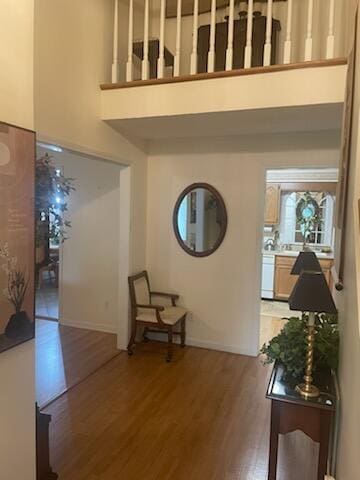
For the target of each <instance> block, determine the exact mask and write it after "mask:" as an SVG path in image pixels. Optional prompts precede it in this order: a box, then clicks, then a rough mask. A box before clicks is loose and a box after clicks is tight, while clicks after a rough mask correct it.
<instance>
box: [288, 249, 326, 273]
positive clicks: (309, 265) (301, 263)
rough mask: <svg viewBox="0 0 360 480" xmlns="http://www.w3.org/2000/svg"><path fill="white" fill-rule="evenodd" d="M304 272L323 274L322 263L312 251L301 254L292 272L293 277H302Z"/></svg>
mask: <svg viewBox="0 0 360 480" xmlns="http://www.w3.org/2000/svg"><path fill="white" fill-rule="evenodd" d="M303 270H307V271H310V272H322V269H321V265H320V262H319V260H318V258H317V256H316V255H315V253H314V252H312V251H310V250H309V251H305V252H300V253H299V255H298V256H297V259H296V262H295V263H294V266H293V268H292V270H291V272H290V273H291V275H300V273H301V272H302V271H303Z"/></svg>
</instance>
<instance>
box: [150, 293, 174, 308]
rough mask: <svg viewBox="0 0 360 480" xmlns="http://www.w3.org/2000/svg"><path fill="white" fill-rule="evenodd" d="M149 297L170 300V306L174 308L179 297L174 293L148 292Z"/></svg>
mask: <svg viewBox="0 0 360 480" xmlns="http://www.w3.org/2000/svg"><path fill="white" fill-rule="evenodd" d="M150 296H152V297H164V298H170V299H171V304H172V306H173V307H175V305H176V300H178V299H179V295H177V294H176V293H165V292H150Z"/></svg>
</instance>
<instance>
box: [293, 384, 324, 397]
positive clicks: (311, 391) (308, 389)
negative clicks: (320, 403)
mask: <svg viewBox="0 0 360 480" xmlns="http://www.w3.org/2000/svg"><path fill="white" fill-rule="evenodd" d="M295 390H296V391H297V392H298V393H299V394H300V395H301V396H302V397H304V398H305V399H306V400H307V399H308V398H317V397H318V396H319V395H320V390H319V389H318V388H317V387H315V385H312V384H310V385H309V384H306V383H300V385H297V387H296V389H295Z"/></svg>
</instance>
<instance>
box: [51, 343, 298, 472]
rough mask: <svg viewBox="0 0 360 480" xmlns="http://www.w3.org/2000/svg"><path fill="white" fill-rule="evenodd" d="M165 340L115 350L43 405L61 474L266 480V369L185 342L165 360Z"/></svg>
mask: <svg viewBox="0 0 360 480" xmlns="http://www.w3.org/2000/svg"><path fill="white" fill-rule="evenodd" d="M163 348H164V347H163V346H159V345H155V346H154V343H151V344H146V345H145V344H144V345H141V347H140V348H138V349H137V352H136V353H135V355H134V356H133V357H130V358H129V357H128V356H127V355H126V354H123V355H120V356H118V357H116V358H115V359H114V360H112V361H111V362H109V363H108V364H107V365H106V366H104V367H103V368H101V369H100V370H98V371H97V372H96V373H95V374H94V375H92V376H91V377H89V378H88V379H87V380H86V381H85V382H83V383H81V384H80V385H78V386H77V387H76V388H74V389H73V390H71V391H70V392H69V393H67V394H66V395H64V396H62V397H61V398H60V399H58V400H57V401H56V402H55V403H53V404H52V405H51V406H50V407H49V408H47V409H46V410H45V411H46V413H50V414H51V415H52V416H53V421H52V426H51V432H52V434H51V451H52V465H53V468H54V469H55V471H57V472H58V473H59V474H60V479H61V480H85V479H86V480H115V479H121V480H155V479H156V480H170V479H171V480H215V479H216V480H233V479H234V480H235V479H237V480H239V479H241V480H265V478H266V472H267V454H268V433H269V411H270V410H269V408H270V405H269V402H268V401H267V400H266V399H265V398H264V393H265V390H266V386H267V380H268V377H269V368H267V367H264V366H262V365H261V363H260V362H259V360H258V359H255V358H250V357H245V356H239V355H233V354H228V353H222V352H215V351H208V350H204V349H197V348H190V347H188V348H186V349H185V350H180V349H176V355H175V360H174V361H173V362H172V363H170V364H167V363H166V362H165V361H164V352H163ZM288 480H289V479H288Z"/></svg>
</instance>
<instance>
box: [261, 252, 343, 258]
mask: <svg viewBox="0 0 360 480" xmlns="http://www.w3.org/2000/svg"><path fill="white" fill-rule="evenodd" d="M262 253H263V255H279V256H282V257H297V256H298V255H299V253H300V252H299V251H296V250H264V249H263V251H262ZM315 254H316V256H317V257H318V258H324V259H328V260H333V259H334V253H333V252H331V253H323V252H315Z"/></svg>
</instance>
